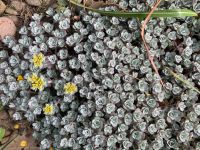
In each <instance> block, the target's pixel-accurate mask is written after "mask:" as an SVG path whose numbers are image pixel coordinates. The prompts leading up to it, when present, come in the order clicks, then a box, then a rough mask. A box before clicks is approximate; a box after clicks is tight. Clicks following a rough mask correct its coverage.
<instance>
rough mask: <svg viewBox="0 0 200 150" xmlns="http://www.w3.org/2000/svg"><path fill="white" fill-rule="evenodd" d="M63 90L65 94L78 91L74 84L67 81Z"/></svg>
mask: <svg viewBox="0 0 200 150" xmlns="http://www.w3.org/2000/svg"><path fill="white" fill-rule="evenodd" d="M64 90H65V93H66V94H74V93H76V92H77V91H78V88H77V86H76V84H74V83H71V82H68V83H66V84H65V85H64Z"/></svg>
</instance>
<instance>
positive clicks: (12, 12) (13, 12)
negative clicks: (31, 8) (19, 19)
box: [5, 8, 18, 15]
mask: <svg viewBox="0 0 200 150" xmlns="http://www.w3.org/2000/svg"><path fill="white" fill-rule="evenodd" d="M5 12H6V13H7V14H10V15H18V12H17V11H16V10H14V9H12V8H6V10H5Z"/></svg>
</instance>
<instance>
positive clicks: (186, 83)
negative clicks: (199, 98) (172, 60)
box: [167, 68, 200, 94]
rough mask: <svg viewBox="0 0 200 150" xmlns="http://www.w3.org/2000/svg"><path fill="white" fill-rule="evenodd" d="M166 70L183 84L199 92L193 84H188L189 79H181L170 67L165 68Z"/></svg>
mask: <svg viewBox="0 0 200 150" xmlns="http://www.w3.org/2000/svg"><path fill="white" fill-rule="evenodd" d="M167 70H168V71H169V73H170V74H171V75H173V76H174V77H175V78H176V79H178V80H179V81H181V82H183V83H184V84H185V85H187V87H189V88H190V89H192V90H194V91H196V92H197V93H198V94H200V91H199V90H198V89H197V88H196V87H194V86H193V85H191V84H190V82H189V81H187V80H185V79H183V78H182V77H180V76H179V75H178V74H176V73H174V72H173V71H172V70H171V69H169V68H167Z"/></svg>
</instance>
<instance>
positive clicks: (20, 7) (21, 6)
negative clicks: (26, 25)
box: [11, 0, 26, 11]
mask: <svg viewBox="0 0 200 150" xmlns="http://www.w3.org/2000/svg"><path fill="white" fill-rule="evenodd" d="M11 6H12V7H13V8H15V10H16V11H22V10H23V9H24V8H25V6H26V3H24V2H20V1H16V0H14V1H11Z"/></svg>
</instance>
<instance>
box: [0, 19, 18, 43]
mask: <svg viewBox="0 0 200 150" xmlns="http://www.w3.org/2000/svg"><path fill="white" fill-rule="evenodd" d="M15 33H16V26H15V24H14V22H13V21H12V20H11V19H9V18H7V17H0V40H2V39H3V38H4V37H5V36H8V35H9V36H14V35H15Z"/></svg>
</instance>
